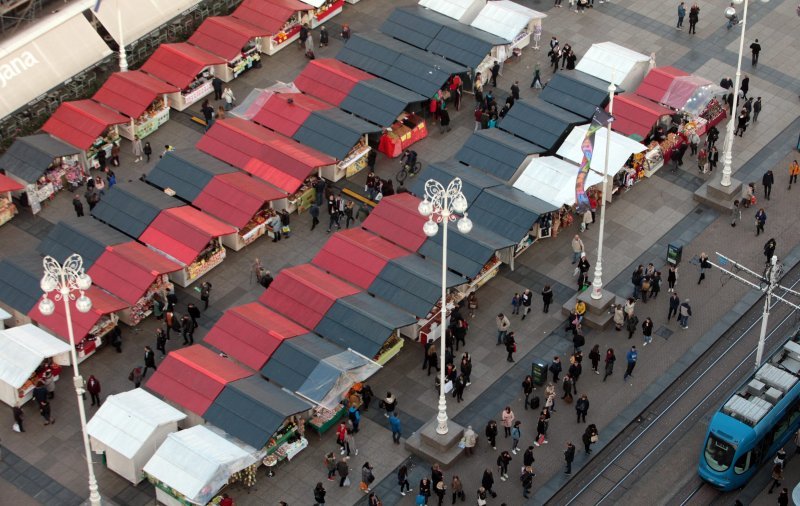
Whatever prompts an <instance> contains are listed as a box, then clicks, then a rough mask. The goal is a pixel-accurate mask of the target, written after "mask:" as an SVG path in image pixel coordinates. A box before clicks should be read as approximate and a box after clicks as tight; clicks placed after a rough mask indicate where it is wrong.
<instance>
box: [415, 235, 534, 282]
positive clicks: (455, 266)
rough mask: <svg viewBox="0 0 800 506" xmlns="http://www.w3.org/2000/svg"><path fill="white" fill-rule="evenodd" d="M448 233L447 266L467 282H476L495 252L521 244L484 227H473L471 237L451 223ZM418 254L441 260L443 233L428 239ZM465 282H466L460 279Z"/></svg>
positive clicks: (437, 260)
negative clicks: (476, 278)
mask: <svg viewBox="0 0 800 506" xmlns="http://www.w3.org/2000/svg"><path fill="white" fill-rule="evenodd" d="M448 226H449V228H448V230H447V249H448V252H447V267H448V268H449V269H452V270H454V271H456V272H459V273H461V275H462V276H464V277H465V278H468V279H470V280H471V279H474V278H475V277H476V276H477V275H478V274H480V272H481V271H482V270H483V267H484V266H485V265H486V263H487V262H488V261H489V260H491V258H492V257H493V256H494V254H495V252H498V251H501V250H503V249H505V248H508V247H510V246H515V245H516V244H517V243H518V242H519V241H517V240H511V239H508V238H506V237H503V236H501V235H499V234H497V233H495V232H494V231H493V230H491V229H489V228H486V227H483V226H481V225H476V224H473V225H472V230H470V232H469V233H468V234H462V233H461V232H459V231H458V226H457V225H456V224H455V223H450V224H449V225H448ZM419 254H420V255H424V256H425V257H426V258H429V259H431V260H434V261H436V262H441V261H442V234H436V235H435V236H433V237H430V238H428V240H427V241H425V243H424V244H423V245H422V247H420V248H419ZM461 281H462V282H464V280H463V279H462V280H461Z"/></svg>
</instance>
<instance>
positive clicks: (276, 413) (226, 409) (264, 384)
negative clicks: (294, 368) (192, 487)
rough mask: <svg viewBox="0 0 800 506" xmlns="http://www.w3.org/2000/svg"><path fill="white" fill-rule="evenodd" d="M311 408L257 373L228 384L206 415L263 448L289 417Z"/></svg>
mask: <svg viewBox="0 0 800 506" xmlns="http://www.w3.org/2000/svg"><path fill="white" fill-rule="evenodd" d="M311 407H312V405H311V404H310V403H308V402H306V401H304V400H303V399H301V398H299V397H297V396H296V395H294V394H292V393H290V392H287V391H286V390H283V389H282V388H280V387H277V386H275V385H274V384H272V383H270V382H269V381H267V380H265V379H264V378H262V377H261V376H259V375H257V374H256V375H253V376H249V377H247V378H244V379H240V380H237V381H233V382H231V383H228V384H227V385H226V386H225V388H223V389H222V392H220V394H219V395H218V396H217V398H216V400H214V402H213V403H212V404H211V406H209V408H208V409H207V410H206V412H205V414H204V415H203V418H205V419H206V420H207V421H209V422H211V423H213V424H214V425H216V426H217V427H219V428H220V429H222V430H224V431H225V432H227V433H228V434H230V435H231V436H234V437H236V438H239V439H240V440H242V441H243V442H244V443H246V444H248V445H250V446H252V447H253V448H263V447H264V446H265V445H266V444H267V442H268V441H269V439H270V438H271V437H272V435H273V434H275V433H276V432H277V431H278V429H280V428H281V426H282V425H283V422H284V421H285V420H286V419H287V418H289V417H290V416H293V415H296V414H297V413H302V412H304V411H307V410H309V409H311Z"/></svg>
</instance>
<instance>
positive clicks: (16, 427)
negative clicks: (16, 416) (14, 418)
mask: <svg viewBox="0 0 800 506" xmlns="http://www.w3.org/2000/svg"><path fill="white" fill-rule="evenodd" d="M11 430H13V431H14V432H22V431H21V429H20V428H19V424H18V423H16V422H14V425H12V426H11Z"/></svg>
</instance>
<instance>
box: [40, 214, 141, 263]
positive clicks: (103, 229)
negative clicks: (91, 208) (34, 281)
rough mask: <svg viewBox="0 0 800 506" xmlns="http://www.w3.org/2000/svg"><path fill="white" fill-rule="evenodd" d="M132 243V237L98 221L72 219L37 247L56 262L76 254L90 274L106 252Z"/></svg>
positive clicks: (60, 222) (59, 226)
mask: <svg viewBox="0 0 800 506" xmlns="http://www.w3.org/2000/svg"><path fill="white" fill-rule="evenodd" d="M130 240H131V239H130V237H128V236H126V235H125V234H122V233H120V232H117V231H116V230H114V229H113V228H111V227H108V226H106V225H103V224H102V223H100V222H99V221H97V220H86V219H81V218H79V217H77V216H73V217H69V218H64V219H62V220H60V221H59V222H58V223H56V224H55V225H53V227H52V228H51V229H50V231H49V232H48V233H47V235H46V236H45V237H44V238H43V239H42V240H41V241H40V242H39V244H38V245H36V251H38V252H39V254H40V255H42V256H45V255H50V256H51V257H53V258H55V259H57V260H64V259H66V258H68V257H69V256H70V255H71V254H73V253H77V254H79V255H80V256H81V258H83V268H84V269H86V270H87V271H88V270H89V269H91V267H92V265H94V263H95V262H96V261H97V259H98V258H100V257H101V256H102V255H103V253H105V251H106V248H108V247H110V246H115V245H117V244H122V243H126V242H130Z"/></svg>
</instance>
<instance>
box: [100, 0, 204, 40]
mask: <svg viewBox="0 0 800 506" xmlns="http://www.w3.org/2000/svg"><path fill="white" fill-rule="evenodd" d="M200 1H201V0H170V1H169V2H163V1H161V0H114V1H111V2H109V1H106V2H94V1H93V2H91V5H92V6H94V5H95V4H97V5H96V7H95V8H94V9H93V10H92V13H93V14H94V15H95V16H97V19H99V20H100V23H102V24H103V27H104V28H105V29H106V30H107V31H108V33H109V35H111V37H113V38H114V40H115V41H116V42H117V43H119V39H120V27H119V24H118V20H119V19H124V20H125V22H124V23H123V27H122V38H123V40H124V42H125V44H130V43H131V42H135V41H137V40H138V39H140V38H142V37H144V36H145V35H147V34H149V33H150V32H152V31H153V30H157V29H158V28H160V27H162V26H163V25H165V24H166V23H168V22H169V21H170V20H172V19H173V18H176V17H178V16H179V15H181V13H183V12H184V11H186V10H188V9H191V8H192V7H194V6H195V5H197V4H199V3H200ZM120 16H121V18H120Z"/></svg>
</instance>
